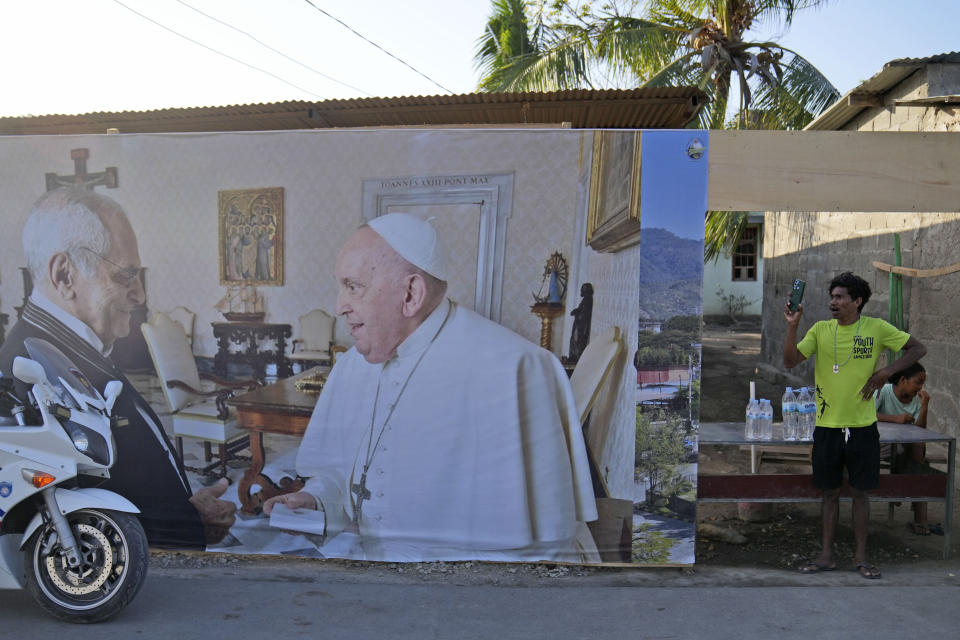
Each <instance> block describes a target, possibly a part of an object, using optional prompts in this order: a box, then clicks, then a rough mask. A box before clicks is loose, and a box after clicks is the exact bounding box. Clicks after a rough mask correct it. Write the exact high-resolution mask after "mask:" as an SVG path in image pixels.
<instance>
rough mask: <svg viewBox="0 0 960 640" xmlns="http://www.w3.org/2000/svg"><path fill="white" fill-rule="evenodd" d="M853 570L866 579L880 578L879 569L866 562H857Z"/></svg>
mask: <svg viewBox="0 0 960 640" xmlns="http://www.w3.org/2000/svg"><path fill="white" fill-rule="evenodd" d="M854 571H856V572H857V573H859V574H860V575H861V576H863V577H864V578H866V579H867V580H877V579H878V578H880V570H879V569H877V568H876V567H875V566H874V565H872V564H867V563H866V562H858V563H857V566H856V568H854Z"/></svg>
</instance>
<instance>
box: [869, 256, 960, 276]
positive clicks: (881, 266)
mask: <svg viewBox="0 0 960 640" xmlns="http://www.w3.org/2000/svg"><path fill="white" fill-rule="evenodd" d="M873 266H874V268H875V269H877V270H879V271H886V272H887V273H899V274H900V275H902V276H910V277H911V278H933V277H936V276H945V275H947V274H948V273H956V272H957V271H960V262H957V263H956V264H951V265H947V266H946V267H937V268H936V269H914V268H912V267H899V266H896V265H892V264H887V263H886V262H877V261H876V260H874V261H873Z"/></svg>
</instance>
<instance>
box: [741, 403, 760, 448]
mask: <svg viewBox="0 0 960 640" xmlns="http://www.w3.org/2000/svg"><path fill="white" fill-rule="evenodd" d="M759 420H760V403H759V402H757V401H756V400H754V399H753V398H751V399H750V402H748V403H747V420H746V422H745V423H744V429H743V436H744V437H745V438H746V439H747V440H756V439H758V438H759V437H760V434H759V433H758V431H757V427H758V425H759Z"/></svg>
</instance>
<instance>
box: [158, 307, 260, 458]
mask: <svg viewBox="0 0 960 640" xmlns="http://www.w3.org/2000/svg"><path fill="white" fill-rule="evenodd" d="M140 330H141V332H143V337H144V339H145V340H146V342H147V347H148V348H149V350H150V357H151V359H152V360H153V365H154V367H155V369H156V371H157V375H158V376H159V378H160V383H161V387H162V388H163V394H164V397H165V398H166V400H167V404H168V406H169V408H170V412H171V414H172V415H173V434H174V437H175V438H176V442H177V453H179V454H180V458H181V460H182V459H183V438H193V439H196V440H202V441H203V447H204V462H206V463H208V464H207V466H205V467H203V468H192V467H191V468H190V469H191V471H196V472H198V473H204V474H211V473H212V472H213V470H214V469H218V468H219V476H220V477H222V476H225V475H226V474H227V466H226V465H227V460H228V459H231V458H239V456H237V453H238V452H239V451H241V450H243V449H245V448H246V447H247V446H248V445H249V437H248V435H247V432H246V431H245V430H242V429H240V428H239V427H237V419H236V415H235V413H234V411H233V410H232V409H231V408H230V407H228V406H227V404H226V399H227V398H228V397H230V395H232V393H234V392H235V391H236V390H240V389H244V390H245V389H250V388H252V387H253V386H256V385H257V383H256V382H255V381H243V382H229V381H226V380H222V379H219V378H216V377H215V376H210V375H207V374H204V375H203V376H201V374H200V373H199V371H198V370H197V362H196V360H194V357H193V350H192V349H191V347H190V345H189V343H188V341H187V335H186V333H185V332H184V330H183V327H182V326H181V325H180V323H178V322H176V321H174V320H172V319H171V318H170V316H168V315H167V314H165V313H154V314H153V317H152V318H151V319H150V322H145V323H143V324H141V325H140ZM201 377H202V378H204V379H206V380H211V381H213V382H214V383H215V384H216V385H217V388H215V389H212V390H204V389H202V388H201V382H200V380H201ZM213 444H216V445H217V449H218V451H217V453H218V455H217V458H218V459H217V460H215V461H212V462H211V460H212V459H213V453H212V450H211V449H212V445H213Z"/></svg>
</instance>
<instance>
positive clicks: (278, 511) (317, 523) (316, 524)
mask: <svg viewBox="0 0 960 640" xmlns="http://www.w3.org/2000/svg"><path fill="white" fill-rule="evenodd" d="M270 526H271V527H276V528H278V529H285V530H287V531H303V532H304V533H313V534H316V535H318V536H322V535H323V534H324V531H325V530H326V527H327V521H326V518H325V517H324V513H323V511H321V510H319V509H290V508H289V507H287V506H286V505H284V504H280V503H278V504H275V505H273V511H271V512H270Z"/></svg>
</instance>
